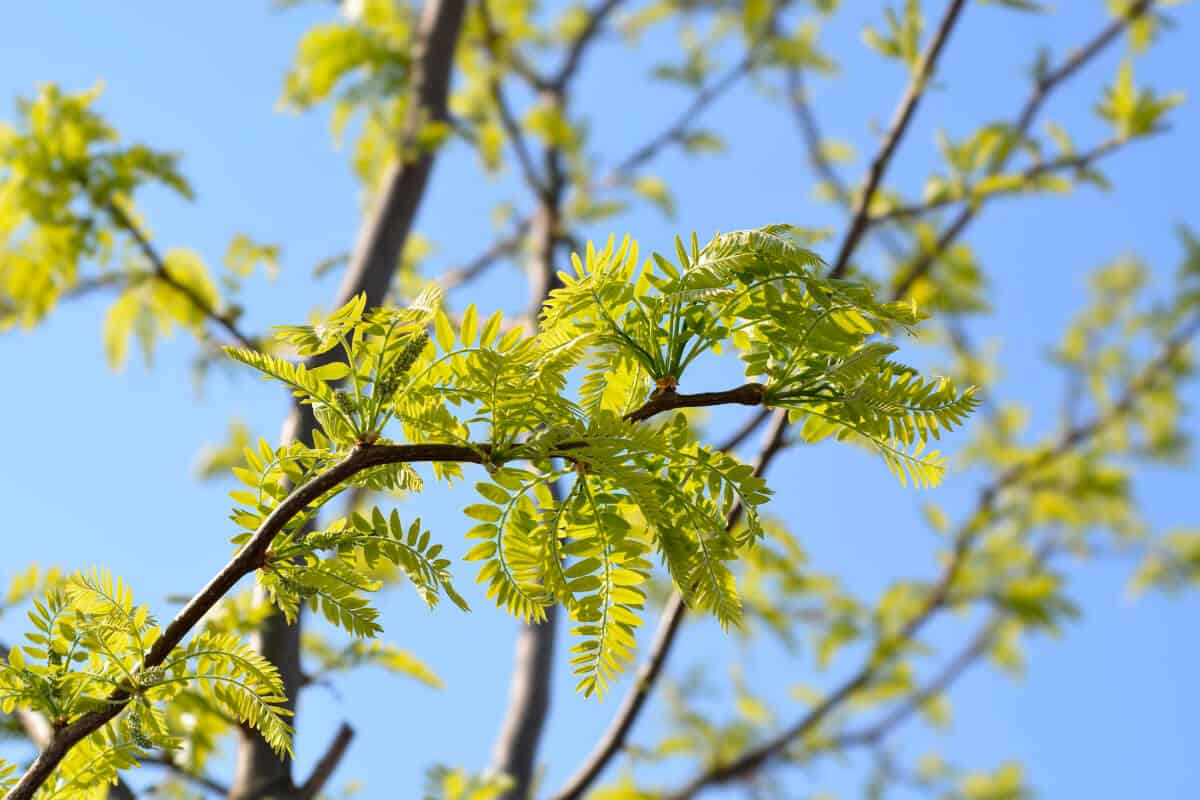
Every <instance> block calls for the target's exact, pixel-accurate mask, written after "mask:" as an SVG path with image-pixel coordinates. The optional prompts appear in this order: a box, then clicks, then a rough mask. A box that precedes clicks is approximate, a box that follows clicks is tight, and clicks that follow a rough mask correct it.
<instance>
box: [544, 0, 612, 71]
mask: <svg viewBox="0 0 1200 800" xmlns="http://www.w3.org/2000/svg"><path fill="white" fill-rule="evenodd" d="M621 1H622V0H603V2H601V3H600V4H599V5H598V6H596V7H595V8H593V9H591V10H590V11H588V12H587V16H588V21H587V24H586V25H585V26H584V28H583V30H582V31H580V33H579V35H578V36H576V37H575V40H574V41H573V42H571V45H570V47H569V48H568V49H567V55H566V57H565V58H564V59H563V63H562V66H561V67H559V69H558V72H556V73H555V75H554V78H553V79H552V80H551V81H550V84H551V88H553V89H555V90H556V91H558V92H562V91H563V90H564V89H566V88H567V84H568V83H570V82H571V79H572V78H574V77H575V75H576V73H578V72H579V65H580V63H582V59H583V52H584V51H585V50H586V49H587V47H588V45H589V44H591V42H592V40H593V39H595V38H596V36H597V35H598V34H599V33H600V30H601V29H602V28H603V27H604V20H605V19H606V18H607V17H608V16H609V15H610V14H611V13H612V12H613V11H615V10H616V8H617V6H619V5H620V4H621Z"/></svg>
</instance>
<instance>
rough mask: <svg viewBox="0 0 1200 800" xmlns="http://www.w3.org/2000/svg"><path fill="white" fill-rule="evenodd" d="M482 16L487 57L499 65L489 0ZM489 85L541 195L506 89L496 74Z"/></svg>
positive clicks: (483, 5) (483, 0)
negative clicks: (506, 95)
mask: <svg viewBox="0 0 1200 800" xmlns="http://www.w3.org/2000/svg"><path fill="white" fill-rule="evenodd" d="M479 16H480V17H481V18H482V20H483V31H484V41H485V42H486V44H487V50H488V54H489V55H490V56H491V58H492V61H493V63H495V64H499V63H500V61H501V57H500V33H499V32H498V31H497V30H496V27H495V25H494V24H493V22H492V15H491V12H490V11H489V10H488V3H487V0H481V1H480V3H479ZM488 86H489V90H490V91H491V94H492V102H494V103H495V104H496V110H497V112H498V113H499V114H500V124H501V125H502V126H503V128H504V132H505V134H506V135H507V136H508V138H509V141H511V142H512V144H513V151H514V152H515V153H516V154H517V163H518V164H519V165H520V167H521V172H522V174H523V175H524V176H525V182H526V183H527V184H529V188H530V189H532V190H533V193H534V194H541V193H542V192H544V191H545V181H544V180H543V179H542V177H541V176H540V175H538V171H537V168H536V167H534V165H533V156H532V154H531V153H530V150H529V143H528V142H526V141H525V133H524V131H522V130H521V126H520V124H519V123H518V122H517V118H516V116H515V115H514V114H513V111H512V107H511V106H510V105H509V104H508V99H507V97H505V94H504V86H503V84H502V83H501V82H500V78H499V77H498V76H497V75H496V74H495V72H493V73H492V75H491V76H490V78H489V80H488Z"/></svg>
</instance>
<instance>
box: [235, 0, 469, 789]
mask: <svg viewBox="0 0 1200 800" xmlns="http://www.w3.org/2000/svg"><path fill="white" fill-rule="evenodd" d="M465 13H466V0H425V4H424V8H423V10H422V12H421V19H420V21H419V22H418V25H417V29H416V33H415V37H414V52H413V58H412V76H411V81H412V84H411V85H412V87H413V90H412V91H413V102H411V103H410V104H409V111H408V116H407V118H406V119H405V121H404V127H403V130H402V131H401V134H400V137H399V141H398V142H397V150H398V153H399V156H400V157H399V159H398V160H397V162H396V163H395V164H394V165H392V166H391V167H390V168H389V170H388V172H387V174H386V175H385V176H384V178H383V181H382V184H381V188H380V191H379V194H378V196H377V198H376V201H375V205H374V207H373V208H372V209H371V212H370V214H369V215H368V217H367V219H366V220H365V222H364V224H363V226H362V228H361V229H360V231H359V235H358V240H357V242H356V243H355V247H354V250H353V253H352V255H351V258H350V262H349V264H348V266H347V269H346V271H345V273H344V274H343V276H342V282H341V285H340V286H339V287H338V293H337V299H336V300H335V301H334V306H335V307H336V306H341V305H343V304H345V303H346V302H348V301H349V300H350V299H351V298H352V297H354V296H356V295H358V294H360V293H362V294H365V295H366V299H367V307H368V308H374V307H376V306H378V305H380V304H381V303H383V301H384V298H385V297H386V295H387V290H388V287H389V286H390V285H391V283H392V278H393V276H394V275H395V272H396V269H397V267H398V265H399V263H400V254H401V253H402V252H403V250H404V243H405V241H407V239H408V235H409V232H410V231H411V229H412V225H413V221H414V220H415V218H416V214H417V210H418V208H419V207H420V205H421V201H422V198H423V197H424V195H425V187H426V185H427V183H428V180H429V175H430V173H431V172H432V170H433V164H434V159H435V157H436V155H437V153H436V151H433V150H419V149H417V148H416V141H417V137H418V134H419V133H420V131H421V130H422V129H423V128H424V126H425V125H426V124H427V123H429V122H431V121H432V122H437V121H444V120H446V119H447V96H448V93H449V87H450V73H451V70H452V68H453V65H454V54H455V50H456V47H457V43H458V39H459V33H460V31H461V29H462V22H463V17H464V14H465ZM333 357H334V356H332V354H325V355H324V356H319V357H317V358H315V359H312V360H310V363H309V366H310V367H316V366H320V365H321V364H323V363H327V361H328V360H329V359H331V358H333ZM316 428H317V422H316V419H315V417H314V416H313V412H312V408H311V407H309V406H303V405H299V404H294V405H293V406H292V411H291V414H290V415H289V417H288V419H287V421H286V422H285V424H284V430H283V434H282V437H281V438H282V439H283V441H284V442H285V443H290V442H294V441H300V442H305V443H311V442H312V434H313V431H314V430H316ZM256 591H260V590H257V589H256ZM302 622H303V616H301V617H300V618H299V619H298V620H297V623H296V624H295V625H288V624H287V622H286V620H284V618H283V616H282V615H280V614H275V615H272V616H270V617H268V618H267V619H266V620H264V621H263V623H262V624H261V625H260V626H259V629H258V631H257V633H256V634H255V637H254V640H255V641H254V645H255V648H256V649H257V650H258V651H259V652H260V653H262V654H263V655H264V656H266V657H267V658H268V659H269V660H270V661H271V663H273V664H274V665H275V666H276V667H277V668H278V669H279V673H280V677H281V678H282V679H283V684H284V688H285V693H286V695H287V697H288V707H289V709H290V710H293V711H294V709H295V698H296V695H297V693H298V692H299V690H300V686H301V684H302V670H301V665H300V634H301V625H302ZM293 792H294V784H293V779H292V775H291V766H290V763H289V762H288V761H287V760H282V759H280V758H279V757H278V756H277V755H276V754H275V752H274V751H273V750H272V749H271V748H270V746H269V745H268V744H267V743H266V742H265V741H263V739H262V737H261V736H259V735H258V733H257V732H255V731H245V732H244V733H243V734H242V738H241V741H240V742H239V747H238V753H237V763H236V771H235V777H234V781H233V787H232V792H231V798H232V800H254V798H258V797H261V796H262V795H264V794H282V795H285V796H287V795H291V794H292V793H293Z"/></svg>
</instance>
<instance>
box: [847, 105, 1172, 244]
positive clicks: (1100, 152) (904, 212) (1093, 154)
mask: <svg viewBox="0 0 1200 800" xmlns="http://www.w3.org/2000/svg"><path fill="white" fill-rule="evenodd" d="M1163 130H1165V128H1159V129H1157V130H1155V131H1154V132H1155V133H1159V132H1161V131H1163ZM1131 141H1133V140H1132V139H1127V138H1113V139H1109V140H1108V141H1106V142H1104V143H1102V144H1099V145H1097V146H1096V147H1094V148H1092V149H1091V150H1089V151H1087V152H1085V153H1074V154H1071V155H1064V156H1060V157H1059V158H1056V159H1054V160H1053V161H1043V162H1041V163H1039V164H1034V165H1032V166H1030V167H1027V168H1026V169H1024V170H1022V171H1021V172H1020V173H1018V174H1019V176H1020V177H1021V178H1023V179H1024V180H1026V181H1030V180H1035V179H1037V178H1039V177H1041V176H1043V175H1048V174H1050V173H1052V172H1059V171H1063V172H1066V171H1069V170H1077V171H1078V170H1085V169H1087V168H1088V167H1090V166H1092V164H1094V163H1095V162H1097V161H1099V160H1100V159H1102V158H1104V156H1107V155H1109V154H1110V153H1113V152H1115V151H1117V150H1119V149H1120V148H1121V147H1123V146H1124V145H1127V144H1129V143H1130V142H1131ZM1020 191H1022V187H1017V188H1015V189H1013V190H1009V191H1004V192H996V193H995V194H988V195H984V196H983V197H978V198H973V197H972V196H971V195H972V188H971V187H969V186H968V187H967V188H966V189H965V190H964V193H963V194H964V196H963V197H945V198H942V199H939V200H933V201H930V202H928V203H916V204H914V205H908V206H897V207H895V208H893V209H891V210H890V211H885V212H883V213H881V214H876V215H874V216H872V217H871V218H870V220H869V224H871V225H875V224H877V223H881V222H890V221H893V220H898V219H910V218H912V217H919V216H921V215H923V214H927V213H929V212H930V211H934V210H936V209H939V208H945V207H946V206H951V205H958V204H959V203H971V202H979V201H981V200H984V199H990V198H992V197H994V196H996V195H1001V194H1004V195H1008V194H1016V193H1018V192H1020Z"/></svg>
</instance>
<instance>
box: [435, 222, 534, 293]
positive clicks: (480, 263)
mask: <svg viewBox="0 0 1200 800" xmlns="http://www.w3.org/2000/svg"><path fill="white" fill-rule="evenodd" d="M528 232H529V220H527V219H524V220H519V221H518V222H517V225H516V227H515V228H514V230H513V232H512V233H511V234H508V235H507V236H504V237H503V238H500V239H497V240H496V241H495V242H493V243H492V244H491V245H490V246H489V247H488V249H487V250H485V251H483V252H482V253H480V254H479V255H478V256H476V257H475V258H473V259H471V260H470V261H468V262H467V263H466V264H464V265H462V266H461V267H456V268H454V269H449V270H446V271H445V272H443V273H442V276H441V277H440V278H439V279H438V285H439V286H441V287H442V288H443V289H446V290H450V289H456V288H458V287H459V286H462V285H463V284H466V283H470V282H471V281H473V280H475V279H476V278H478V277H479V276H480V275H482V274H483V273H484V272H486V271H487V270H488V269H490V268H491V267H492V266H493V265H494V264H495V263H496V262H497V261H498V260H500V259H501V258H504V257H505V256H510V255H512V254H513V253H515V252H516V251H517V250H518V249H519V248H520V246H521V242H522V241H524V239H525V236H526V234H527V233H528Z"/></svg>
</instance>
